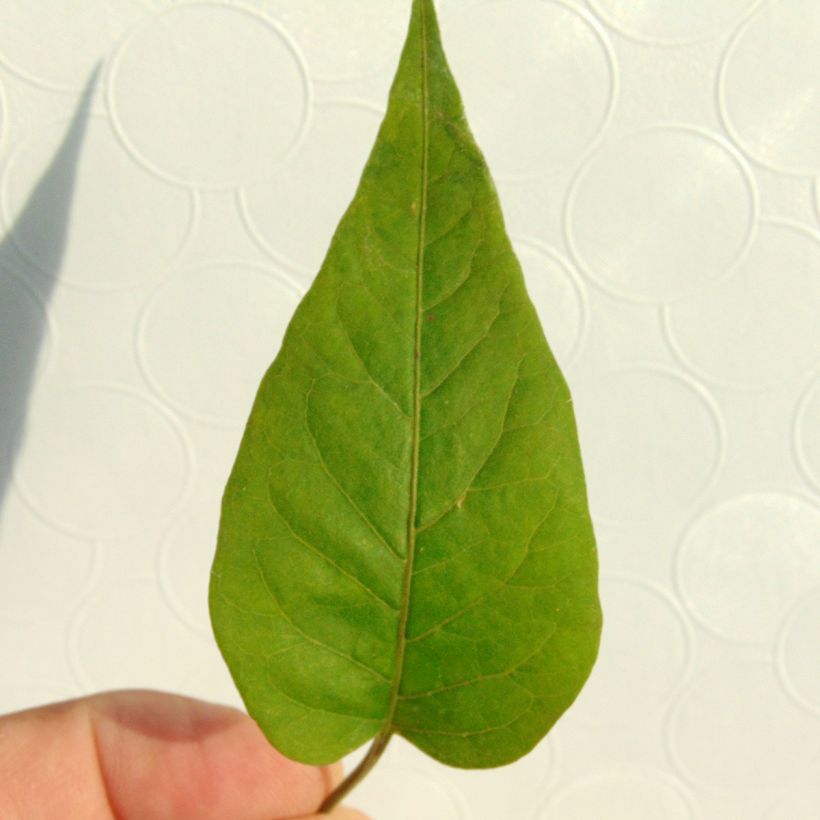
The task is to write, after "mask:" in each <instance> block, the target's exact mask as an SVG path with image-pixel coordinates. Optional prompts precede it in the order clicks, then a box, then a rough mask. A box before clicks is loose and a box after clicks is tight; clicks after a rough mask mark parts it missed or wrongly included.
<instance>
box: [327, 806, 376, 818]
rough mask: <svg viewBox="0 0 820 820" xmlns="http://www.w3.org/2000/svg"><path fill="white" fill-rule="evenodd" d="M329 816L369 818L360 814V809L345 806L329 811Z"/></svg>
mask: <svg viewBox="0 0 820 820" xmlns="http://www.w3.org/2000/svg"><path fill="white" fill-rule="evenodd" d="M330 817H332V818H333V820H370V818H369V817H367V815H364V814H362V813H361V812H360V811H356V809H348V808H346V807H345V806H340V807H339V808H338V809H336V810H335V811H334V812H332V813H331V815H330Z"/></svg>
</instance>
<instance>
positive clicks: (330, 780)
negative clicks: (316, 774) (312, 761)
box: [322, 763, 345, 794]
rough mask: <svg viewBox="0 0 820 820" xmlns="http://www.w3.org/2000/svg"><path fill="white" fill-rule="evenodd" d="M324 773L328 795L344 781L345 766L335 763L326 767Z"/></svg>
mask: <svg viewBox="0 0 820 820" xmlns="http://www.w3.org/2000/svg"><path fill="white" fill-rule="evenodd" d="M322 771H323V774H324V778H325V791H326V794H330V793H331V792H332V791H333V790H334V789H335V788H336V787H337V786H338V785H339V784H340V783H341V782H342V780H343V779H344V774H345V773H344V766H342V764H341V763H334V764H332V765H331V766H325V767H324V769H323V770H322Z"/></svg>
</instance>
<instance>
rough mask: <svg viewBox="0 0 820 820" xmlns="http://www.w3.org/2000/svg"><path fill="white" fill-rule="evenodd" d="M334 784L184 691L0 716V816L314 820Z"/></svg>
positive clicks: (331, 772) (343, 815)
mask: <svg viewBox="0 0 820 820" xmlns="http://www.w3.org/2000/svg"><path fill="white" fill-rule="evenodd" d="M340 779H341V765H340V764H336V765H335V766H330V767H322V768H314V767H311V766H304V765H302V764H300V763H294V762H293V761H291V760H288V759H287V758H285V757H283V756H282V755H281V754H279V752H277V751H276V750H275V749H274V748H273V747H272V746H271V745H270V744H269V743H268V741H267V740H266V739H265V737H264V736H263V734H262V732H261V731H260V730H259V728H258V727H257V725H256V724H255V723H254V722H253V721H252V720H251V719H250V718H249V717H248V716H247V715H245V714H243V713H242V712H239V711H237V710H236V709H231V708H229V707H227V706H217V705H214V704H210V703H205V702H203V701H199V700H194V699H192V698H186V697H182V696H180V695H171V694H163V693H160V692H150V691H136V690H135V691H120V692H106V693H103V694H99V695H92V696H91V697H87V698H80V699H78V700H72V701H66V702H64V703H55V704H50V705H48V706H43V707H40V708H37V709H30V710H27V711H25V712H17V713H15V714H11V715H6V716H4V717H0V817H2V818H3V820H112V819H113V818H116V820H296V819H297V818H298V820H322V818H326V819H327V818H328V816H327V815H318V814H314V813H312V812H316V810H317V806H319V805H320V804H321V802H322V800H323V799H324V798H325V796H326V795H327V794H329V792H330V791H331V790H332V789H333V788H334V787H335V785H336V784H337V783H338V782H339V780H340ZM329 817H330V818H333V819H334V820H366V818H365V817H364V816H363V815H361V814H359V813H358V812H355V811H352V810H351V809H344V808H339V809H336V810H335V811H334V812H333V813H332V814H331V815H330V816H329Z"/></svg>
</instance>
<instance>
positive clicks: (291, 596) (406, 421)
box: [210, 0, 601, 767]
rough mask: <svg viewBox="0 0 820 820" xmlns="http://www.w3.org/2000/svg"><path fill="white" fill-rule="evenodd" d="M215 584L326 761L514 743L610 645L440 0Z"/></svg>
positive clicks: (219, 620) (240, 669) (245, 654)
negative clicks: (447, 45)
mask: <svg viewBox="0 0 820 820" xmlns="http://www.w3.org/2000/svg"><path fill="white" fill-rule="evenodd" d="M210 608H211V618H212V622H213V627H214V631H215V634H216V638H217V641H218V644H219V646H220V649H221V651H222V653H223V655H224V657H225V659H226V661H227V663H228V666H229V668H230V670H231V673H232V675H233V678H234V680H235V682H236V685H237V687H238V689H239V691H240V693H241V695H242V697H243V700H244V702H245V704H246V706H247V708H248V711H249V712H250V714H251V715H252V716H253V717H254V718H255V720H256V721H257V722H258V723H259V725H260V726H261V728H262V729H263V731H264V732H265V734H266V735H267V737H268V738H269V740H270V741H271V743H272V744H273V745H274V746H276V747H277V748H278V749H280V750H281V751H282V752H283V753H284V754H286V755H287V756H289V757H292V758H295V759H297V760H300V761H303V762H306V763H311V764H324V763H329V762H331V761H334V760H337V759H338V758H340V757H342V756H344V755H346V754H348V753H349V752H351V751H353V750H354V749H356V748H357V747H359V746H360V745H362V744H363V743H365V742H366V741H368V740H369V739H370V738H372V737H374V736H377V735H378V736H381V737H383V736H385V735H386V734H388V733H398V734H401V735H403V736H404V737H405V738H407V739H408V740H410V741H411V742H413V743H414V744H416V745H417V746H419V747H420V748H421V749H423V750H424V751H425V752H427V753H428V754H430V755H432V756H433V757H435V758H437V759H439V760H441V761H443V762H444V763H447V764H450V765H454V766H460V767H488V766H498V765H501V764H504V763H508V762H511V761H513V760H515V759H516V758H518V757H520V756H521V755H523V754H525V753H526V752H528V751H529V750H530V749H531V748H532V747H533V746H534V745H535V744H536V743H537V742H538V741H539V740H540V739H541V738H542V737H543V736H544V734H545V733H546V732H547V731H548V730H549V728H550V727H551V726H552V725H553V723H554V722H555V721H556V720H557V719H558V717H559V716H560V715H561V714H562V713H563V711H564V710H565V709H566V708H567V707H568V706H569V705H570V703H571V702H572V701H573V700H574V698H575V697H576V695H577V693H578V692H579V690H580V688H581V686H582V685H583V683H584V681H585V680H586V678H587V676H588V674H589V671H590V669H591V667H592V664H593V662H594V659H595V655H596V652H597V647H598V640H599V634H600V625H601V616H600V609H599V604H598V596H597V561H596V553H595V542H594V536H593V532H592V527H591V524H590V520H589V515H588V511H587V500H586V490H585V484H584V477H583V469H582V464H581V458H580V454H579V448H578V442H577V435H576V430H575V421H574V418H573V412H572V403H571V399H570V396H569V392H568V390H567V387H566V384H565V382H564V379H563V377H562V375H561V372H560V370H559V368H558V366H557V364H556V362H555V360H554V358H553V356H552V354H551V352H550V350H549V347H548V345H547V343H546V341H545V338H544V333H543V330H542V329H541V326H540V324H539V321H538V318H537V316H536V313H535V310H534V308H533V306H532V304H531V302H530V300H529V298H528V296H527V292H526V290H525V287H524V281H523V276H522V273H521V268H520V265H519V263H518V261H517V259H516V257H515V255H514V253H513V250H512V247H511V245H510V241H509V239H508V238H507V235H506V233H505V230H504V224H503V220H502V216H501V211H500V207H499V203H498V198H497V195H496V191H495V188H494V185H493V183H492V180H491V178H490V175H489V171H488V169H487V166H486V164H485V162H484V159H483V157H482V155H481V153H480V151H479V150H478V148H477V146H476V144H475V142H474V140H473V137H472V135H471V134H470V131H469V129H468V126H467V122H466V120H465V117H464V113H463V109H462V104H461V100H460V97H459V93H458V90H457V88H456V85H455V82H454V80H453V78H452V75H451V74H450V71H449V69H448V67H447V63H446V60H445V56H444V52H443V50H442V46H441V41H440V36H439V30H438V25H437V22H436V19H435V12H434V8H433V3H432V2H431V0H414V3H413V13H412V18H411V23H410V29H409V33H408V37H407V42H406V44H405V47H404V50H403V52H402V56H401V60H400V64H399V68H398V73H397V75H396V78H395V80H394V84H393V87H392V90H391V92H390V99H389V103H388V109H387V114H386V116H385V119H384V122H383V124H382V126H381V129H380V131H379V134H378V138H377V141H376V144H375V146H374V148H373V151H372V154H371V156H370V158H369V160H368V162H367V165H366V167H365V169H364V173H363V176H362V179H361V182H360V184H359V188H358V190H357V192H356V195H355V197H354V199H353V202H352V203H351V205H350V206H349V208H348V210H347V212H346V213H345V215H344V217H343V218H342V220H341V223H340V224H339V227H338V229H337V231H336V234H335V236H334V238H333V241H332V243H331V246H330V249H329V251H328V254H327V258H326V260H325V262H324V264H323V265H322V268H321V270H320V272H319V274H318V276H317V277H316V280H315V282H314V284H313V286H312V287H311V289H310V291H309V292H308V294H307V295H306V296H305V298H304V300H303V301H302V303H301V304H300V306H299V307H298V309H297V311H296V313H295V315H294V317H293V319H292V321H291V323H290V326H289V328H288V330H287V333H286V335H285V338H284V341H283V343H282V347H281V350H280V352H279V355H278V356H277V358H276V360H275V361H274V363H273V365H272V366H271V368H270V369H269V370H268V372H267V373H266V375H265V377H264V379H263V381H262V384H261V386H260V389H259V392H258V394H257V397H256V400H255V403H254V405H253V409H252V412H251V415H250V419H249V421H248V425H247V428H246V431H245V433H244V437H243V439H242V443H241V446H240V450H239V454H238V456H237V459H236V463H235V465H234V468H233V471H232V474H231V476H230V479H229V482H228V485H227V488H226V490H225V496H224V500H223V507H222V519H221V523H220V531H219V541H218V547H217V554H216V558H215V560H214V567H213V573H212V580H211V587H210Z"/></svg>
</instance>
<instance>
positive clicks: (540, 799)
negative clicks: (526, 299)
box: [0, 0, 820, 820]
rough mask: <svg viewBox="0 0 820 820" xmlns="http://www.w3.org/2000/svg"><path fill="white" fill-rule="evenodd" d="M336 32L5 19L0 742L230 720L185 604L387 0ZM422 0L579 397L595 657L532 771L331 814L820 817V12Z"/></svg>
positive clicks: (24, 6)
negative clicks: (77, 714) (126, 699)
mask: <svg viewBox="0 0 820 820" xmlns="http://www.w3.org/2000/svg"><path fill="white" fill-rule="evenodd" d="M348 5H351V4H344V3H339V2H338V0H185V2H172V0H84V2H83V3H82V4H71V8H70V9H69V8H68V6H67V5H65V4H63V5H61V4H59V3H31V2H26V0H8V1H7V2H5V3H3V4H0V223H2V232H1V233H2V238H0V449H1V450H2V452H3V454H4V461H3V462H2V463H0V666H2V667H3V669H4V675H3V681H2V684H0V712H2V711H5V710H8V709H12V708H20V707H24V706H27V705H31V704H32V703H34V702H36V701H37V700H57V699H59V698H64V697H69V696H72V695H76V694H81V693H84V692H87V691H91V690H95V689H98V688H107V687H119V686H137V685H143V686H152V687H157V688H162V689H174V690H177V691H180V692H184V693H188V694H191V695H195V696H199V697H204V698H206V699H212V700H223V701H228V702H231V703H235V704H237V705H240V704H239V700H238V696H237V694H236V691H235V688H234V687H233V684H232V682H231V680H230V677H229V675H228V673H227V671H226V669H225V666H224V663H223V662H222V659H221V657H220V656H219V653H218V652H217V651H216V649H215V646H214V643H213V640H212V637H211V631H210V624H209V619H208V611H207V597H206V590H207V583H208V575H209V571H210V563H211V559H212V556H213V549H214V544H215V539H216V533H217V527H218V518H219V500H220V497H221V494H222V490H223V487H224V482H225V478H226V476H227V474H228V472H229V470H230V467H231V463H232V461H233V458H234V455H235V453H236V448H237V445H238V441H239V437H240V436H241V434H242V425H243V423H244V420H245V418H246V416H247V412H248V408H249V404H250V401H251V400H252V398H253V395H254V393H255V390H256V387H257V385H258V383H259V380H260V378H261V375H262V373H263V372H264V370H265V368H266V367H267V365H268V364H269V363H270V361H271V359H272V358H273V356H274V355H275V353H276V350H277V348H278V346H279V343H280V340H281V338H282V335H283V333H284V331H285V328H286V326H287V323H288V320H289V318H290V316H291V315H292V312H293V309H294V307H295V305H296V303H297V302H298V300H299V298H300V296H301V294H302V293H304V292H305V290H306V289H307V288H308V287H309V286H310V283H311V281H312V278H313V276H314V275H315V273H316V271H317V270H318V269H319V267H320V265H321V262H322V259H323V257H324V253H325V250H326V248H327V245H328V243H329V241H330V238H331V236H332V234H333V231H334V229H335V226H336V224H337V223H338V220H339V218H340V217H341V215H342V213H343V211H344V209H345V207H346V205H347V203H348V201H349V199H350V197H351V196H352V194H353V192H354V190H355V187H356V183H357V180H358V178H359V174H360V172H361V168H362V165H363V163H364V162H365V160H366V157H367V155H368V152H369V150H370V146H371V145H372V142H373V139H374V137H375V134H376V131H377V129H378V126H379V122H380V118H381V115H382V112H383V111H384V107H385V101H386V98H387V97H386V95H387V92H388V89H389V84H390V81H391V77H392V72H393V67H394V65H395V62H396V59H397V57H398V54H399V50H400V48H401V43H402V39H403V35H404V31H405V26H406V16H407V9H408V8H409V0H356V3H355V6H356V11H355V13H353V11H352V10H351V9H349V8H348ZM436 5H437V7H438V9H439V12H440V21H441V28H442V33H443V36H444V39H445V46H446V49H447V54H448V57H449V59H450V62H451V66H452V69H453V71H454V73H455V76H456V78H457V81H458V83H459V85H460V87H461V89H462V92H463V97H464V102H465V107H466V111H467V116H468V119H469V121H470V123H471V125H472V126H473V129H474V131H475V134H476V137H477V140H478V142H479V144H480V146H481V147H482V149H483V150H484V151H485V153H486V156H487V159H488V163H489V165H490V167H491V170H492V173H493V176H494V177H495V178H496V180H498V182H499V190H500V195H501V202H502V207H503V209H504V212H505V215H506V219H507V223H508V232H509V234H510V235H511V237H512V238H513V242H514V247H515V250H516V252H517V253H518V256H519V258H520V261H521V263H522V268H523V272H524V276H525V280H526V283H527V286H528V289H529V292H530V295H531V297H532V300H533V302H534V304H535V306H536V308H537V310H538V313H539V317H540V318H541V321H542V323H543V325H544V328H545V332H546V335H547V338H548V340H549V343H550V345H551V347H552V349H553V350H554V352H555V355H556V357H557V359H558V361H559V363H560V365H561V367H562V369H563V372H564V375H565V376H566V378H567V380H568V382H569V385H570V388H571V390H572V394H573V398H574V402H575V409H576V415H577V419H578V427H579V437H580V444H581V450H582V456H583V458H584V463H585V469H586V472H587V478H588V488H589V494H590V500H591V506H592V512H593V516H594V523H595V525H596V530H597V534H598V539H599V555H600V560H601V569H602V572H601V595H602V601H603V605H604V618H605V628H604V635H603V642H602V647H601V653H600V658H599V662H598V665H597V666H596V668H595V670H594V672H593V676H592V678H591V680H590V682H589V684H588V686H587V688H586V689H585V690H584V691H583V693H582V694H581V696H580V697H579V699H578V702H577V703H576V704H575V705H574V706H573V708H572V709H571V710H570V711H569V712H568V714H567V715H566V716H565V717H564V718H562V719H561V720H560V721H559V722H558V724H557V725H556V726H555V727H554V729H553V730H552V731H551V733H550V735H549V737H548V738H547V739H546V740H545V741H544V742H543V743H542V744H539V745H538V746H537V747H536V749H535V750H534V751H533V752H532V753H531V754H529V755H528V756H526V757H525V758H524V759H522V760H520V761H518V762H516V763H515V764H513V765H512V766H510V767H505V768H503V769H499V770H496V771H490V772H484V771H480V772H467V771H464V772H462V771H455V770H452V771H451V770H449V769H445V768H443V767H440V766H438V765H437V764H436V763H435V762H433V761H431V760H429V759H427V758H425V757H424V756H423V755H422V754H421V753H420V752H418V751H417V750H416V749H415V748H414V747H412V746H411V745H410V744H407V743H404V742H403V741H402V740H401V739H398V738H397V739H396V740H395V741H393V742H392V743H391V747H390V749H389V751H388V754H387V756H386V759H385V761H384V762H383V765H382V766H381V767H379V769H378V770H377V771H376V772H375V773H374V774H373V775H372V776H371V778H370V779H369V780H368V781H367V782H366V784H365V786H364V787H363V788H362V789H360V790H358V791H357V792H356V793H355V794H354V795H353V796H352V798H351V800H352V802H353V803H354V804H355V805H359V806H360V807H361V808H362V809H364V810H366V811H367V812H368V813H369V814H370V815H371V816H374V817H378V818H380V820H403V818H407V817H414V818H415V817H420V816H422V817H433V818H437V820H438V819H439V818H440V820H497V818H499V817H507V816H516V817H518V816H520V817H522V818H527V820H621V818H624V820H625V819H626V818H629V820H643V818H647V819H648V820H649V819H650V818H651V820H656V818H660V817H663V818H669V820H690V818H691V819H692V820H724V818H726V817H744V818H750V820H755V818H765V820H782V818H784V817H788V818H789V820H792V818H794V820H802V818H803V817H806V818H809V817H811V818H814V817H815V815H816V807H817V805H818V800H820V797H819V796H818V791H817V783H818V770H817V767H816V764H815V765H814V766H812V764H811V761H812V760H816V759H817V756H818V754H820V746H819V745H818V744H820V741H818V738H820V690H818V681H819V680H820V661H818V659H817V652H816V647H817V644H818V639H820V634H818V629H817V624H818V622H820V553H818V550H817V544H818V543H820V375H819V374H820V323H818V321H817V317H818V307H817V306H818V305H820V242H818V238H820V164H819V163H818V157H820V142H818V135H820V119H818V117H820V114H818V111H820V109H818V106H817V104H816V102H817V100H818V99H820V63H819V62H818V54H820V51H818V49H817V47H816V43H817V42H818V41H820V12H818V11H817V9H816V8H814V7H813V6H812V4H811V3H808V2H804V1H803V0H777V2H758V0H722V2H720V3H715V2H712V1H711V0H691V1H688V2H686V3H683V2H681V1H680V0H644V1H643V2H641V3H626V2H620V1H619V0H503V1H502V0H439V1H438V2H437V3H436ZM75 6H76V7H75ZM84 89H85V90H86V91H87V97H84V96H83V90H84ZM72 129H73V130H72ZM72 134H73V136H72ZM761 215H763V216H761ZM7 473H8V474H7ZM8 659H12V662H11V663H9V662H7V661H8ZM352 762H353V761H348V763H352Z"/></svg>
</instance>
